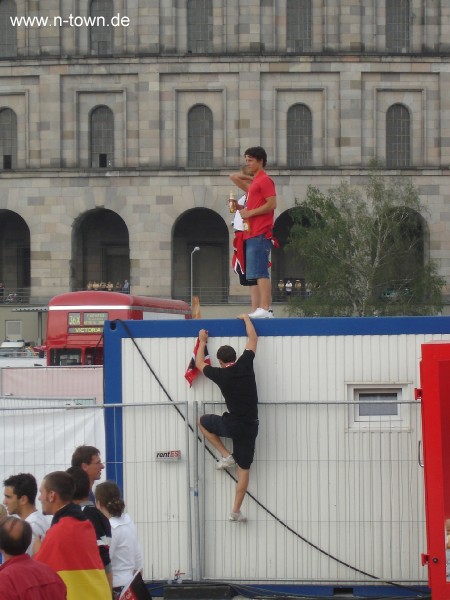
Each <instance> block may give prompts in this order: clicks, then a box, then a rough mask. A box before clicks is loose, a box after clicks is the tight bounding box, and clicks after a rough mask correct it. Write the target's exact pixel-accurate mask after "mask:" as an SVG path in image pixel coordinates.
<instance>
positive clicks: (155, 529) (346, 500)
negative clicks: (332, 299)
mask: <svg viewBox="0 0 450 600" xmlns="http://www.w3.org/2000/svg"><path fill="white" fill-rule="evenodd" d="M200 325H201V326H205V325H204V324H200ZM191 328H192V325H191ZM160 335H161V337H139V336H138V335H136V339H135V340H134V341H133V340H130V339H122V340H121V342H120V344H121V345H120V352H119V354H120V357H121V359H120V360H121V363H120V364H121V366H120V380H116V381H112V382H111V381H109V380H107V386H108V385H111V386H115V385H117V381H120V382H121V394H122V396H121V397H122V400H123V402H124V403H126V404H140V403H142V404H147V405H155V406H149V407H148V408H145V407H140V408H139V409H136V408H132V407H131V406H130V407H128V408H127V409H126V410H123V415H122V416H121V418H123V465H124V469H123V476H124V492H125V497H126V499H127V505H128V508H129V510H130V512H131V513H132V515H133V517H134V518H135V520H136V522H137V523H138V526H139V531H140V535H141V536H142V537H141V539H142V541H143V545H144V547H145V554H146V576H148V577H152V578H162V579H166V578H167V577H169V576H170V575H171V574H172V575H173V572H174V571H175V570H177V569H180V570H181V571H183V572H186V573H187V577H193V578H196V579H197V578H199V577H201V578H205V579H213V580H215V579H218V580H223V579H226V580H239V581H258V582H263V581H277V582H279V581H297V582H298V581H300V580H301V581H304V582H324V581H330V582H351V583H355V582H360V581H362V582H367V583H373V582H377V581H397V582H404V583H418V582H422V583H424V582H425V580H426V571H424V570H423V568H422V567H421V566H420V553H421V552H422V551H424V549H425V538H424V533H425V532H424V529H425V528H424V510H423V484H422V471H421V468H420V466H419V465H418V461H417V447H418V442H419V439H420V406H419V405H418V403H416V402H415V401H414V400H413V389H414V387H415V386H417V385H418V382H419V376H418V372H419V361H420V346H421V344H422V343H424V342H427V341H430V340H436V339H438V340H440V339H450V336H449V335H448V334H436V333H434V334H423V333H421V334H404V335H402V334H400V335H376V334H373V335H341V336H335V335H319V336H314V335H305V336H303V335H297V336H289V335H267V336H260V338H259V343H258V349H257V357H256V361H255V372H256V377H257V383H258V392H259V400H260V403H261V407H260V434H259V437H258V440H257V448H256V457H255V463H254V465H253V466H252V470H251V480H250V488H249V492H250V494H251V496H252V497H247V498H246V500H245V501H244V506H243V511H244V512H245V513H246V515H247V516H248V518H249V521H248V523H246V524H236V523H230V522H229V521H228V520H227V517H228V513H229V511H230V509H231V505H232V499H233V495H234V481H233V479H232V478H231V477H230V475H229V474H227V473H226V472H216V470H215V469H214V460H213V458H212V456H211V454H210V453H209V452H206V453H205V451H204V446H203V445H202V443H200V442H198V440H197V432H196V428H195V420H196V417H195V414H196V411H197V410H198V411H199V412H200V413H202V412H203V411H206V412H221V411H222V410H223V409H224V406H223V405H222V398H221V396H220V392H219V390H218V389H217V388H216V386H215V385H214V384H212V383H211V382H210V381H209V380H206V379H205V378H203V377H202V376H200V377H199V378H198V379H197V380H196V381H195V382H194V384H193V387H192V388H191V389H189V388H188V386H187V383H186V381H185V380H184V378H183V374H184V372H185V370H186V366H187V363H188V360H189V357H190V356H191V354H192V348H193V345H194V343H195V338H193V337H169V338H164V337H163V336H164V334H163V333H162V334H160ZM106 340H107V337H106ZM245 343H246V338H245V337H244V336H241V335H239V336H238V335H232V336H230V337H227V336H225V335H220V336H215V337H211V338H210V341H209V343H208V349H209V352H210V355H211V356H212V357H215V354H216V351H217V348H218V347H219V346H221V345H222V344H230V345H232V346H234V347H235V348H236V349H237V351H238V353H240V352H241V351H242V350H243V349H244V347H245ZM136 346H138V347H139V349H140V352H141V353H142V355H143V356H142V355H141V354H140V352H139V351H138V350H137V347H136ZM113 354H114V352H113ZM143 357H144V358H143ZM116 358H117V357H116ZM213 363H216V361H215V359H214V358H213ZM216 364H217V363H216ZM116 366H117V365H116ZM151 369H152V370H153V373H152V372H151ZM155 376H156V377H155ZM157 378H158V379H159V382H158V381H157ZM372 384H373V386H374V387H376V386H377V385H382V384H383V385H386V384H391V385H394V384H395V385H397V384H398V385H401V387H402V389H403V395H402V404H401V410H402V415H403V417H404V420H403V425H402V426H400V427H399V426H398V424H396V423H394V422H393V423H392V424H390V423H384V424H383V425H382V426H380V424H379V423H378V424H377V423H375V424H370V423H369V424H365V425H364V426H362V427H360V426H359V425H358V424H356V425H355V423H354V418H353V415H354V408H355V405H354V403H353V397H352V395H351V394H352V390H353V387H358V386H360V385H368V386H369V387H370V385H372ZM115 393H116V392H114V393H113V394H112V396H114V397H115V398H117V395H114V394H115ZM172 402H182V403H183V402H186V405H183V406H182V408H180V412H181V413H182V415H183V416H181V415H180V413H179V412H177V411H176V410H175V409H174V407H173V406H172ZM211 403H212V404H211ZM185 406H188V407H189V408H188V421H189V424H190V429H189V428H187V426H186V421H185V419H184V418H183V417H185V416H186V412H185ZM177 449H180V450H181V451H182V459H181V461H178V462H162V461H161V462H159V461H157V460H156V451H157V450H177ZM199 449H200V452H199V455H198V460H197V455H196V453H197V451H198V450H199ZM188 453H189V456H188ZM186 461H188V464H186ZM197 469H198V471H197Z"/></svg>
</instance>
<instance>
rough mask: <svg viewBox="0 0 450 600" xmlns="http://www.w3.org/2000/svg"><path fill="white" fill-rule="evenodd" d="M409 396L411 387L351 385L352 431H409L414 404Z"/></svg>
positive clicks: (349, 392) (350, 421) (405, 385)
mask: <svg viewBox="0 0 450 600" xmlns="http://www.w3.org/2000/svg"><path fill="white" fill-rule="evenodd" d="M408 393H409V384H401V385H399V386H398V387H397V386H392V385H388V384H387V385H386V386H383V385H382V384H379V385H377V386H376V387H375V386H371V385H370V384H367V385H349V386H348V400H349V426H350V429H358V430H364V429H367V430H369V429H387V430H389V429H392V428H393V429H399V428H400V429H408V428H409V425H410V403H411V402H413V400H412V399H410V398H408Z"/></svg>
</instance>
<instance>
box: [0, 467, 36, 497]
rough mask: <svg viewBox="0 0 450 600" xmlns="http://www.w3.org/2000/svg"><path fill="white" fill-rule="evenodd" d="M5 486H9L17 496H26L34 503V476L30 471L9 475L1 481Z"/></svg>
mask: <svg viewBox="0 0 450 600" xmlns="http://www.w3.org/2000/svg"><path fill="white" fill-rule="evenodd" d="M3 485H4V486H5V487H10V488H12V489H13V492H14V493H15V495H16V496H17V497H18V498H21V497H22V496H26V497H27V498H28V502H29V503H30V504H34V503H35V501H36V494H37V490H38V488H37V483H36V478H35V477H34V475H32V474H31V473H19V474H18V475H11V477H8V479H5V481H4V482H3Z"/></svg>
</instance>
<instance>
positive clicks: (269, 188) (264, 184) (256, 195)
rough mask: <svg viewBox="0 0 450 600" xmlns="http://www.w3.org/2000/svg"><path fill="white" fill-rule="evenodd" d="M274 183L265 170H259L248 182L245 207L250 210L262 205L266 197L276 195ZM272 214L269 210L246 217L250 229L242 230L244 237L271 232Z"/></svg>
mask: <svg viewBox="0 0 450 600" xmlns="http://www.w3.org/2000/svg"><path fill="white" fill-rule="evenodd" d="M276 194H277V193H276V190H275V184H274V182H273V180H272V179H271V178H270V177H269V176H268V175H267V173H266V172H265V171H262V170H261V171H260V172H259V173H258V174H257V175H255V177H254V178H253V181H252V182H251V184H250V187H249V189H248V193H247V205H246V208H247V209H248V210H251V209H253V208H259V207H260V206H264V204H265V203H266V200H267V198H270V197H272V196H276ZM273 214H274V211H273V210H271V211H270V212H268V213H265V214H264V215H257V216H256V217H250V218H249V219H247V221H248V222H249V225H250V231H244V239H245V240H247V239H248V238H252V237H256V236H257V235H267V234H271V232H272V228H273Z"/></svg>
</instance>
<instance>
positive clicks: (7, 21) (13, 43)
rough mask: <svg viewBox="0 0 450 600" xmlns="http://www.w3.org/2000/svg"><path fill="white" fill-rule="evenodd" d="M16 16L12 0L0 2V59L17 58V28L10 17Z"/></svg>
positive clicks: (1, 0)
mask: <svg viewBox="0 0 450 600" xmlns="http://www.w3.org/2000/svg"><path fill="white" fill-rule="evenodd" d="M15 16H17V9H16V3H15V1H14V0H0V58H13V57H14V56H17V27H13V25H12V23H11V17H13V18H14V17H15Z"/></svg>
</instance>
